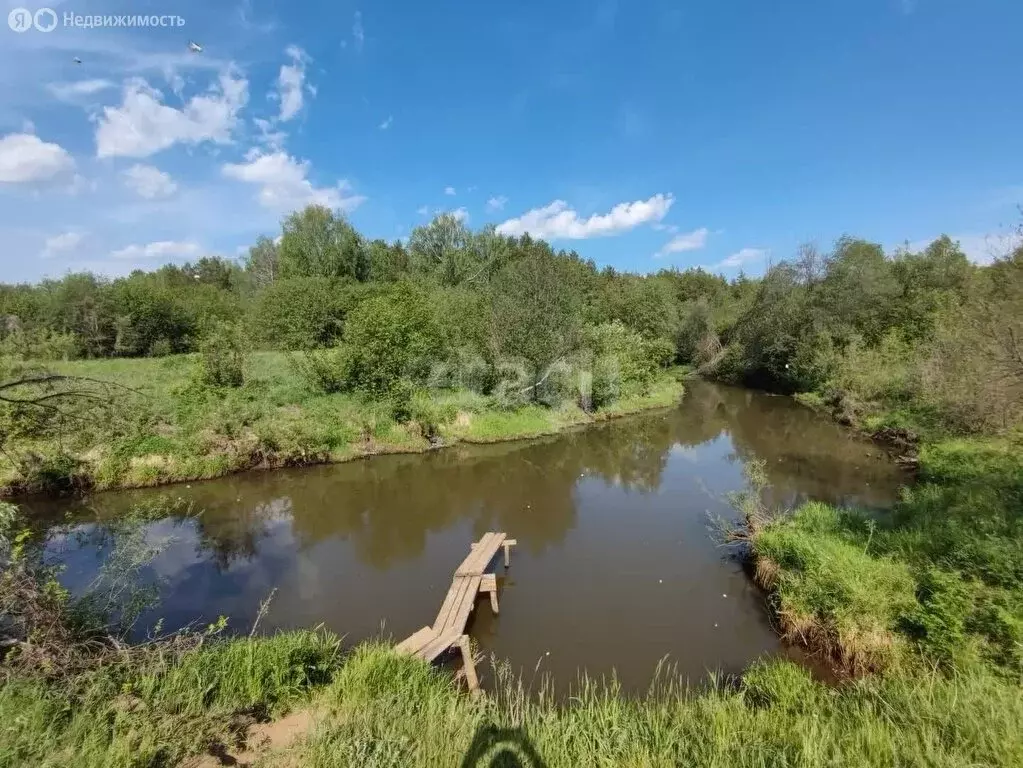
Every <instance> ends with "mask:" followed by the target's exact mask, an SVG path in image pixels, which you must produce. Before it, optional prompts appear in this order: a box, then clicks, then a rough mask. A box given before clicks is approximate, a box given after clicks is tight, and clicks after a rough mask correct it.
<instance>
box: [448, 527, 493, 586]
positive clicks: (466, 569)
mask: <svg viewBox="0 0 1023 768" xmlns="http://www.w3.org/2000/svg"><path fill="white" fill-rule="evenodd" d="M493 536H494V534H493V532H488V533H484V534H483V535H482V536H481V537H480V540H479V541H477V542H475V543H474V544H473V545H472V546H471V547H469V554H468V555H467V556H466V558H465V560H463V561H462V562H461V563H460V564H459V566H458V567H457V568H456V569H455V575H456V576H472V575H474V574H473V572H472V568H473V565H474V564H475V562H476V560H477V559H478V558H479V556H480V553H481V552H483V551H485V548H486V547H488V546H489V545H490V539H491V538H492V537H493Z"/></svg>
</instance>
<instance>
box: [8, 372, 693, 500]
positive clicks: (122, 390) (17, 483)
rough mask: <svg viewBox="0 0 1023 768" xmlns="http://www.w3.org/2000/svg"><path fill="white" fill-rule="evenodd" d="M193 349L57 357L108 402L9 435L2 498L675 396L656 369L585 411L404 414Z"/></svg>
mask: <svg viewBox="0 0 1023 768" xmlns="http://www.w3.org/2000/svg"><path fill="white" fill-rule="evenodd" d="M195 365H196V360H195V356H194V355H178V356H171V357H165V358H141V359H130V360H117V359H115V360H91V361H75V362H70V363H58V364H54V365H53V366H51V367H52V368H53V369H54V370H55V372H57V373H59V374H62V375H67V376H81V377H87V378H88V379H92V380H97V381H102V382H108V383H110V384H111V385H113V386H114V387H116V389H113V390H111V391H112V395H113V398H114V402H113V404H112V405H111V406H110V407H107V408H104V409H102V410H101V411H95V412H92V413H90V414H88V415H87V416H86V417H84V418H81V419H79V420H77V421H75V423H74V429H73V430H71V429H65V430H62V431H60V432H57V433H55V434H53V435H48V434H43V435H29V436H21V437H19V438H17V439H12V440H10V441H9V444H8V445H7V446H6V452H7V454H8V456H18V457H23V458H22V459H21V460H19V461H18V462H17V463H15V462H13V461H5V462H3V464H2V465H0V497H3V496H7V497H10V496H13V495H16V494H23V493H31V492H38V491H46V490H60V489H68V488H81V489H85V488H89V489H92V490H110V489H118V488H141V487H150V486H157V485H165V484H170V483H177V482H187V481H193V480H207V479H212V478H216V477H223V476H225V475H228V474H231V473H234V472H241V471H246V470H253V469H278V468H281V467H294V466H305V465H314V464H327V463H339V462H345V461H351V460H353V459H359V458H364V457H367V456H374V455H379V454H388V453H421V452H425V451H428V450H433V449H436V448H440V447H444V446H450V445H455V444H458V443H492V442H501V441H507V440H520V439H525V438H532V437H539V436H542V435H551V434H557V433H558V432H561V431H563V430H566V429H569V428H573V427H578V426H581V425H585V424H588V423H593V422H597V421H603V420H606V419H611V418H617V417H620V416H624V415H627V414H632V413H638V412H640V411H644V410H651V409H656V408H663V407H669V406H671V405H674V404H676V403H677V402H678V401H679V400H680V399H681V397H682V395H683V392H684V387H683V386H682V384H681V383H680V378H681V376H680V372H677V371H665V372H662V373H661V374H659V375H658V376H656V377H655V379H654V380H653V382H652V383H651V385H650V387H649V388H648V389H647V390H646V392H645V393H640V394H630V395H626V396H624V397H622V398H620V399H618V400H615V401H613V402H611V403H609V404H608V405H606V406H604V407H601V408H598V409H596V410H595V411H594V412H587V411H584V410H583V409H581V408H580V407H579V406H578V405H577V404H575V403H574V402H571V401H565V402H563V403H561V404H559V405H556V406H554V407H548V406H544V405H532V404H530V405H523V406H520V407H516V408H503V407H500V406H499V405H498V404H497V403H496V402H495V399H494V398H490V397H487V396H484V395H480V394H477V393H474V392H471V391H468V390H451V389H428V390H421V391H420V392H417V393H416V394H415V396H414V397H413V400H412V403H411V406H410V408H409V409H408V410H409V411H410V413H409V414H407V415H408V418H404V419H403V420H399V419H397V418H395V412H394V410H395V409H394V405H393V403H391V402H388V401H380V400H377V401H374V400H368V399H366V398H360V397H357V396H354V395H351V394H344V393H334V394H320V393H316V392H314V391H311V390H310V389H309V388H308V386H307V385H306V384H305V383H304V382H303V380H302V378H301V376H300V375H299V374H298V372H297V371H296V370H295V368H294V366H292V365H291V364H290V363H289V360H288V357H287V356H286V355H285V354H282V353H273V352H261V353H253V354H252V355H250V357H249V359H248V361H247V363H246V381H245V384H244V385H243V386H241V387H238V388H235V389H210V388H201V387H196V386H195V385H194V369H195Z"/></svg>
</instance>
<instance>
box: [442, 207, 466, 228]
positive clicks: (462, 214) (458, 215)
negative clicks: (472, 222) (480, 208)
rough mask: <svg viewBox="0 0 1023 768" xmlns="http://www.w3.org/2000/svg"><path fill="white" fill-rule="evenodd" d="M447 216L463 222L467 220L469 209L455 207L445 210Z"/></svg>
mask: <svg viewBox="0 0 1023 768" xmlns="http://www.w3.org/2000/svg"><path fill="white" fill-rule="evenodd" d="M447 215H448V216H452V217H453V218H454V219H455V221H460V222H462V223H463V224H465V223H466V222H468V221H469V211H467V210H466V209H465V208H464V207H463V208H455V210H453V211H447Z"/></svg>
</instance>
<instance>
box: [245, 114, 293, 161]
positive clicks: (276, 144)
mask: <svg viewBox="0 0 1023 768" xmlns="http://www.w3.org/2000/svg"><path fill="white" fill-rule="evenodd" d="M252 122H253V123H255V125H256V128H258V129H259V140H260V141H261V142H262V143H263V144H265V145H266V146H267V147H269V148H270V149H271V150H273V151H274V152H276V151H278V150H279V149H281V148H282V147H283V146H284V140H285V139H286V138H288V134H286V133H285V132H284V131H278V130H276V127H277V126H276V124H275V123H274V121H273V120H264V119H263V118H261V117H257V118H254V119H253V120H252Z"/></svg>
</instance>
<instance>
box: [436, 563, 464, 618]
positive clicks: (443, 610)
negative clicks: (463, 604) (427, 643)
mask: <svg viewBox="0 0 1023 768" xmlns="http://www.w3.org/2000/svg"><path fill="white" fill-rule="evenodd" d="M463 581H464V579H462V578H460V577H457V576H456V577H455V578H454V579H453V580H452V581H451V586H450V587H449V588H448V593H447V594H446V595H444V602H443V603H441V604H440V610H439V611H437V618H436V619H434V622H433V625H434V626H435V627H436V626H438V621H439V620H440V618H441V617H442V616H443V617H444V618H447V615H448V614H449V613H450V612H451V606H452V605H454V602H455V599H456V598H457V597H458V590H459V589H460V588H461V587H462V582H463Z"/></svg>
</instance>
